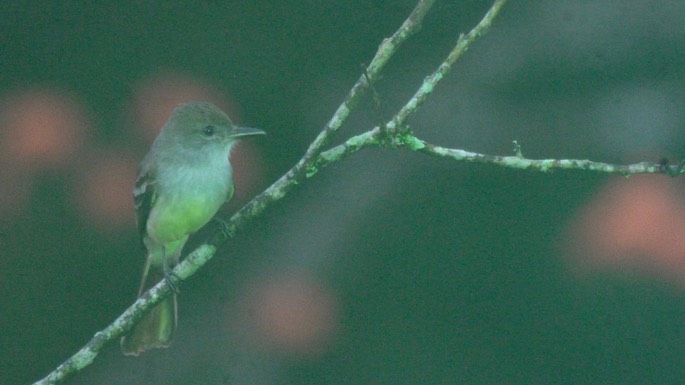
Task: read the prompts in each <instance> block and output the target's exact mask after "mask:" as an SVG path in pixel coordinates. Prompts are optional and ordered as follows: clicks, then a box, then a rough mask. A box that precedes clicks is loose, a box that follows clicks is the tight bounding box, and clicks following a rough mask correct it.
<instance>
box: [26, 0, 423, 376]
mask: <svg viewBox="0 0 685 385" xmlns="http://www.w3.org/2000/svg"><path fill="white" fill-rule="evenodd" d="M434 2H435V0H420V1H419V2H418V4H417V5H416V7H415V8H414V10H413V11H412V13H411V14H410V15H409V17H408V18H407V19H406V20H405V21H404V23H403V24H402V26H401V27H400V28H399V29H398V30H397V31H396V32H395V33H394V34H393V35H392V36H391V37H390V38H387V39H385V40H383V42H382V43H381V45H380V47H379V48H378V51H377V53H376V55H375V56H374V58H373V60H372V61H371V63H370V64H369V65H368V66H367V68H366V70H365V73H364V74H363V75H362V76H360V78H359V80H357V82H356V83H355V85H354V86H353V87H352V89H351V90H350V91H349V93H348V94H347V96H346V97H345V100H344V101H343V103H342V104H341V105H340V106H339V107H338V109H337V110H336V112H335V113H334V114H333V117H332V118H331V119H330V121H329V122H328V123H327V124H326V126H325V127H324V128H323V130H322V131H321V132H320V133H319V135H318V136H317V137H316V139H314V141H313V142H312V144H311V145H310V146H309V148H308V149H307V152H306V153H305V154H304V156H303V157H302V159H300V161H298V162H297V164H296V165H295V166H293V168H291V169H290V170H289V171H288V172H287V173H286V174H285V175H283V176H282V177H281V178H280V179H278V180H277V181H276V182H275V183H274V184H272V185H271V186H270V187H269V188H267V189H266V190H265V191H264V192H262V193H261V194H260V195H258V196H257V197H255V198H254V199H253V200H252V201H250V202H249V203H248V204H247V205H246V206H245V207H243V208H242V209H240V210H239V211H238V212H236V213H235V214H234V215H233V216H232V217H231V219H230V220H229V221H228V222H226V223H225V224H224V229H223V231H219V232H217V233H216V234H214V235H213V236H212V237H211V239H210V241H209V242H207V243H205V244H203V245H201V246H199V247H198V248H196V249H195V250H194V251H193V252H192V253H190V254H189V255H188V256H187V257H186V258H185V259H184V260H183V261H182V262H181V263H180V264H179V265H178V266H176V268H175V269H174V274H175V275H176V276H178V277H179V278H180V279H181V280H185V279H187V278H189V277H190V276H192V275H193V274H195V272H196V271H197V270H198V269H199V268H200V267H202V266H203V265H204V264H205V263H207V261H209V260H210V259H211V258H212V257H213V256H214V255H215V253H216V250H217V248H218V247H219V246H221V245H222V244H224V243H225V242H226V241H227V240H228V239H229V238H231V237H232V236H233V235H235V233H236V232H237V231H238V230H239V229H241V228H243V227H244V226H245V225H246V224H247V223H248V222H249V221H250V220H252V219H254V218H255V217H256V216H258V215H259V214H261V213H262V212H263V211H264V210H265V209H266V208H267V207H268V206H270V205H271V204H273V203H274V202H276V201H278V200H280V199H281V198H283V197H284V196H285V195H286V194H287V193H288V192H289V191H290V190H291V189H292V188H293V187H294V186H296V185H297V184H298V183H300V182H301V181H302V180H304V179H305V178H306V177H307V174H308V173H307V170H309V169H310V168H311V166H312V165H313V164H314V162H315V161H316V159H317V158H318V157H319V155H320V154H321V152H322V151H323V149H324V147H325V146H326V145H328V144H329V143H330V140H331V138H332V137H333V135H334V134H335V133H336V132H337V131H338V130H339V129H340V127H341V126H342V125H343V124H344V123H345V121H346V120H347V118H348V116H349V114H350V112H351V111H352V110H353V109H354V107H355V106H356V105H357V104H358V103H359V100H360V99H361V97H362V96H363V94H364V91H365V90H366V89H367V88H368V86H369V85H370V84H373V82H375V81H376V80H377V79H378V76H379V75H380V73H381V71H382V70H383V68H384V67H385V65H386V64H387V62H388V61H389V60H390V59H391V58H392V56H393V55H394V54H395V52H397V50H398V49H399V47H400V46H401V45H402V44H403V43H404V42H405V41H406V40H407V39H408V38H409V37H411V36H412V35H414V34H416V32H418V30H419V29H420V27H421V23H422V21H423V19H424V17H425V15H426V14H427V13H428V11H429V10H430V8H431V7H432V6H433V3H434ZM170 293H171V288H170V287H169V284H168V282H166V281H161V282H159V283H158V284H157V285H155V286H154V287H153V288H151V289H150V290H148V291H147V292H146V293H144V294H143V295H142V296H141V297H140V298H138V300H136V301H135V302H134V303H133V305H131V306H130V307H129V308H128V309H126V311H124V313H122V314H121V315H120V316H119V317H118V318H117V319H116V320H115V321H114V322H113V323H112V324H110V325H109V326H107V327H106V328H105V329H103V330H102V331H100V332H98V333H96V334H95V336H93V338H92V339H91V340H90V341H89V342H88V343H87V344H86V345H85V346H84V347H83V348H81V349H80V350H79V351H78V352H76V353H75V354H74V355H73V356H71V357H70V358H69V359H67V360H66V361H65V362H63V363H62V364H61V365H59V366H58V367H57V368H56V369H55V370H53V371H52V372H51V373H50V374H48V375H47V376H46V377H45V378H43V379H42V380H40V381H38V382H36V383H35V384H40V385H45V384H57V383H60V382H62V381H63V380H64V379H66V378H67V377H68V376H69V375H72V374H74V373H76V372H78V371H79V370H81V369H83V368H85V367H86V366H88V365H90V364H91V363H92V362H93V360H94V359H95V357H96V356H97V355H98V353H99V352H100V350H101V349H102V348H103V346H104V345H105V344H106V343H108V342H109V341H112V340H117V339H118V338H119V337H121V336H122V335H124V334H125V333H126V332H127V331H128V330H130V329H131V327H132V326H133V325H134V324H135V323H136V322H137V321H138V320H140V318H142V317H143V315H144V314H145V312H146V311H147V310H148V309H150V308H151V307H153V306H154V305H155V304H157V303H159V302H160V301H161V300H162V299H163V298H165V297H166V296H168V295H170Z"/></svg>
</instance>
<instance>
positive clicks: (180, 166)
mask: <svg viewBox="0 0 685 385" xmlns="http://www.w3.org/2000/svg"><path fill="white" fill-rule="evenodd" d="M263 134H265V133H264V131H262V130H258V129H256V128H248V127H239V126H236V125H234V124H233V123H232V122H231V120H230V119H229V118H228V116H227V115H226V114H225V113H223V112H222V111H221V110H220V109H219V108H218V107H216V106H215V105H213V104H211V103H207V102H190V103H185V104H181V105H179V106H178V107H176V109H175V110H174V112H173V113H172V115H171V117H170V118H169V120H168V121H167V122H166V124H164V127H162V130H161V132H160V133H159V135H158V136H157V138H156V139H155V141H154V142H153V143H152V147H151V148H150V151H149V152H148V154H147V155H146V156H145V158H144V159H143V161H142V162H141V163H140V166H139V170H138V178H137V180H136V186H135V189H134V190H133V201H134V205H135V209H136V214H137V218H138V232H139V233H140V236H141V238H142V241H143V245H144V246H145V248H146V249H147V260H146V262H145V266H144V267H143V279H142V282H141V285H140V291H139V293H138V295H139V296H140V295H141V294H142V293H143V292H144V291H145V290H147V289H149V288H150V287H152V286H154V285H155V284H156V283H158V282H159V280H161V279H163V278H167V279H169V277H170V274H171V271H172V269H173V267H174V266H175V265H176V264H177V263H178V261H179V257H180V254H181V250H182V249H183V245H184V244H185V243H186V241H187V240H188V237H189V236H190V234H192V233H194V232H196V231H197V230H199V229H200V228H201V227H203V226H204V225H205V224H207V222H209V221H210V220H211V219H212V217H213V216H214V215H215V214H216V212H217V211H218V210H219V208H220V207H221V206H222V205H223V204H224V203H225V202H227V201H229V200H230V199H231V197H232V196H233V192H234V187H233V176H232V169H231V164H230V163H229V154H230V152H231V148H232V147H233V145H234V144H235V143H236V141H237V140H238V139H240V138H243V137H246V136H252V135H263ZM176 313H177V308H176V295H175V294H173V295H171V296H170V297H168V298H166V299H164V300H163V301H162V302H160V303H159V304H157V305H156V306H155V307H154V308H153V309H151V310H150V312H149V313H147V314H146V315H145V316H144V317H143V318H142V319H141V320H140V322H138V324H136V325H135V326H134V327H133V329H132V330H131V331H130V332H129V333H128V335H126V336H125V337H123V338H122V339H121V349H122V351H123V353H124V354H126V355H138V354H140V353H141V352H143V351H145V350H147V349H150V348H162V347H167V346H169V344H170V343H171V340H172V338H173V335H174V330H175V329H176Z"/></svg>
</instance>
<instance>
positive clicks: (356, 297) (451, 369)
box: [0, 0, 685, 384]
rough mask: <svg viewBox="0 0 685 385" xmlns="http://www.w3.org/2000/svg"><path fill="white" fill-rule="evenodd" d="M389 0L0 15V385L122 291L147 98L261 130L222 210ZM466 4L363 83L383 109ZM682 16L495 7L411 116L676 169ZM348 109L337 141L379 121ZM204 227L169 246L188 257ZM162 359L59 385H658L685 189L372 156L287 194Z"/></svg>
mask: <svg viewBox="0 0 685 385" xmlns="http://www.w3.org/2000/svg"><path fill="white" fill-rule="evenodd" d="M414 5H415V3H414V1H405V0H402V1H397V0H393V1H375V2H366V1H337V2H312V1H282V2H252V3H250V2H223V1H209V0H208V1H195V2H179V3H174V2H160V1H151V2H118V3H116V5H115V3H80V4H78V3H73V2H69V3H68V2H53V1H45V0H36V1H33V2H29V3H27V2H3V3H2V5H0V14H2V15H3V16H2V17H1V18H0V44H1V46H0V68H1V70H0V383H2V384H22V383H31V382H33V381H35V380H38V379H40V378H42V377H43V376H45V375H46V374H47V373H48V372H49V371H50V370H52V369H53V368H54V367H55V366H57V365H58V364H60V363H61V362H63V361H64V360H65V359H66V358H67V357H69V356H70V355H71V354H73V353H74V352H75V351H76V350H77V349H79V348H80V347H81V346H82V345H83V344H84V343H86V342H87V341H88V340H89V339H90V338H91V337H92V336H93V334H94V333H96V332H97V331H98V330H101V329H102V328H104V327H105V326H106V325H108V324H109V323H110V322H111V321H112V320H113V319H114V318H115V317H117V316H118V315H119V314H120V313H121V312H122V311H123V310H124V309H125V308H126V307H127V306H128V305H129V304H130V303H131V302H132V301H133V300H134V298H135V295H136V292H137V289H138V284H139V279H140V271H141V268H142V264H143V261H144V252H143V250H142V248H141V246H140V243H139V239H138V235H137V233H136V229H135V223H134V212H133V207H132V202H131V190H132V187H133V183H134V179H135V175H136V166H137V163H138V162H139V160H140V159H142V157H143V155H144V154H145V153H146V152H147V149H148V147H149V145H150V143H151V141H152V140H153V138H154V137H155V135H156V134H157V132H158V131H159V129H160V127H161V125H162V124H163V122H164V121H165V120H166V119H167V118H168V116H169V113H170V111H171V110H172V109H173V107H174V106H175V105H176V104H178V103H180V102H183V101H187V100H211V101H213V102H215V103H217V104H218V105H220V106H221V107H222V108H224V109H225V110H226V111H227V112H228V113H229V115H230V116H231V117H233V119H234V120H235V121H237V122H239V123H240V124H243V125H249V126H253V127H260V128H263V129H264V130H266V131H267V132H268V136H266V137H264V138H259V139H254V140H250V141H245V142H244V143H242V144H241V145H240V146H239V148H237V149H236V150H235V151H234V152H233V155H232V160H233V164H234V169H235V170H236V174H237V175H236V185H237V191H238V192H237V195H236V197H235V198H234V200H233V201H232V202H231V204H230V205H229V206H228V207H226V208H225V210H223V211H222V212H221V215H222V216H229V215H230V214H231V213H232V212H234V211H235V210H236V209H238V208H239V207H240V206H241V205H242V204H244V203H245V202H247V201H248V200H249V199H250V198H251V197H252V196H254V195H256V194H257V193H259V192H260V191H261V190H262V189H264V188H265V187H266V186H268V185H269V184H270V183H271V182H272V181H274V180H275V179H276V178H278V177H279V176H280V175H281V174H282V173H284V172H285V171H286V170H287V169H288V168H290V167H291V166H292V165H293V164H294V163H295V162H296V161H297V160H298V159H299V157H300V156H301V155H302V153H303V152H304V150H305V149H306V147H307V145H308V143H309V142H310V141H311V140H312V139H313V138H314V137H315V136H316V134H317V133H318V132H319V130H320V129H321V128H322V127H323V125H324V124H325V123H326V121H327V120H328V118H329V117H330V116H331V115H332V113H333V112H334V111H335V109H336V107H337V106H338V104H339V103H340V102H341V101H342V100H343V99H344V96H345V94H346V92H347V91H348V90H349V88H350V87H351V86H352V85H353V84H354V82H355V81H356V80H357V79H358V77H359V76H360V74H361V70H360V68H361V67H360V66H361V65H362V64H365V63H368V62H369V61H370V60H371V58H372V57H373V55H374V53H375V52H376V49H377V47H378V45H379V43H380V42H381V41H382V39H383V38H384V37H388V36H390V35H391V34H392V33H393V32H394V31H395V30H396V28H397V27H398V26H399V25H400V24H401V23H402V22H403V20H404V19H405V18H406V16H407V15H408V14H409V13H410V11H411V10H412V9H413V7H414ZM489 6H490V2H489V1H475V0H472V1H442V0H438V1H437V4H436V5H435V6H434V8H433V9H432V11H431V12H430V13H429V14H428V16H427V17H426V19H425V22H424V27H423V29H422V31H421V32H420V34H418V35H417V36H415V37H414V38H412V39H411V40H410V41H409V42H408V43H407V44H406V45H405V46H404V47H403V48H402V50H401V51H400V52H399V53H398V54H397V55H396V57H395V58H394V59H393V60H392V61H391V63H390V64H389V65H388V67H387V70H386V72H385V74H384V77H383V78H382V79H381V80H380V82H379V83H378V85H377V91H378V93H379V95H380V99H381V101H382V111H383V114H384V115H385V118H386V119H389V118H390V117H391V115H392V113H394V112H395V111H396V110H397V109H398V108H399V107H400V106H401V105H402V104H403V103H404V102H405V101H406V100H407V99H408V98H409V97H410V96H411V94H412V93H413V92H414V90H415V89H416V88H417V87H418V86H419V84H420V82H421V80H422V79H423V78H424V77H425V76H426V75H427V74H429V73H430V72H431V71H433V70H434V68H436V67H437V65H438V64H439V63H440V62H441V60H442V58H443V57H444V56H445V55H446V54H447V52H448V51H449V50H450V49H451V47H452V46H453V44H454V43H455V41H456V38H457V36H458V34H459V33H461V32H466V31H468V30H469V29H471V28H472V27H473V26H474V25H475V24H476V23H477V22H478V21H479V20H480V19H481V17H482V16H483V15H484V13H485V12H486V10H487V9H488V7H489ZM683 20H685V3H684V2H682V1H676V0H671V1H665V0H664V1H647V0H628V1H616V0H596V1H589V2H563V1H553V0H539V1H528V2H517V1H511V2H510V3H509V4H507V5H506V6H505V7H504V9H503V10H502V13H501V15H500V17H498V18H497V19H496V20H495V22H494V24H493V27H492V30H491V31H490V33H489V34H488V35H486V36H485V37H484V38H482V39H481V40H479V41H477V42H476V44H475V45H474V46H473V47H472V48H471V49H470V50H469V51H468V52H467V53H466V54H465V55H464V57H463V58H462V60H461V61H459V62H458V63H457V65H456V66H455V68H454V71H453V72H452V73H451V74H450V75H449V76H448V78H446V79H445V80H444V81H443V82H442V84H441V85H440V86H439V88H438V89H437V91H436V92H435V94H434V95H433V96H432V97H431V98H430V99H429V101H428V102H427V103H426V104H425V105H424V106H423V108H422V109H421V110H420V111H419V112H418V114H417V115H416V116H415V117H414V118H413V119H412V120H411V122H410V124H411V126H412V128H413V129H414V130H415V132H416V134H417V135H418V136H419V137H421V138H423V139H426V140H428V141H430V142H433V143H436V144H441V145H443V146H447V147H454V148H462V149H466V150H471V151H478V152H483V153H488V154H499V155H509V154H512V153H513V145H512V141H513V140H517V141H518V142H519V143H520V144H521V146H522V150H523V153H524V155H525V156H527V157H529V158H576V159H586V158H589V159H593V160H598V161H605V162H617V163H626V162H637V161H642V160H649V161H659V160H661V159H666V160H669V161H671V162H673V163H677V162H679V160H680V159H682V158H683V157H684V154H685V135H683V133H684V132H685V131H684V129H685V109H684V108H683V106H685V23H683ZM377 116H378V113H377V111H375V110H374V108H373V102H372V101H371V99H370V98H369V97H366V98H365V99H364V101H362V103H360V105H359V107H358V108H357V109H356V110H355V111H354V113H353V115H352V117H351V118H350V120H349V122H348V123H347V124H346V125H345V127H344V128H343V129H342V131H341V133H340V135H339V137H338V138H337V139H338V140H339V141H342V140H344V139H346V138H348V137H349V136H351V135H353V134H357V133H360V132H363V131H364V130H367V129H369V128H371V127H373V126H374V125H376V124H377V123H378V118H377ZM213 226H214V225H212V224H210V225H208V228H207V229H205V230H203V231H201V232H200V233H199V234H198V235H197V237H195V238H194V239H193V241H192V242H191V243H190V244H189V246H192V244H193V243H195V244H197V242H200V241H202V240H203V239H204V237H206V236H207V235H208V232H210V231H211V230H212V229H213ZM180 289H181V295H180V297H179V306H180V313H179V329H178V333H177V337H176V340H175V342H174V344H173V345H172V346H171V347H170V348H169V349H166V350H158V351H153V352H149V353H147V354H145V355H143V356H141V357H138V358H131V357H124V356H123V355H121V353H120V351H119V346H118V344H111V345H109V346H107V347H106V348H105V350H104V351H103V352H102V353H101V354H100V355H99V356H98V357H97V359H96V361H95V362H94V364H93V365H92V366H90V367H88V368H87V369H86V370H84V371H83V372H81V373H80V374H78V375H77V376H75V377H73V378H72V379H70V380H69V381H68V383H70V384H335V383H340V384H343V383H344V384H369V383H373V384H398V383H402V384H403V383H406V384H415V383H420V384H445V383H459V384H570V383H573V384H602V383H621V384H645V383H653V384H656V383H658V384H676V383H682V378H683V375H685V296H684V294H685V181H684V180H683V178H675V179H672V178H668V177H665V176H638V177H632V178H630V179H625V178H620V177H616V176H606V175H599V174H593V173H589V172H579V171H557V172H551V173H545V174H543V173H538V172H526V171H516V170H508V169H503V168H498V167H495V166H490V165H477V164H467V163H457V162H450V161H446V160H438V159H433V158H429V157H426V156H424V155H420V154H415V153H411V152H409V151H395V150H384V149H374V150H365V151H363V152H361V153H358V154H355V155H354V156H352V157H350V158H348V159H346V160H344V161H342V162H339V163H335V164H333V165H331V166H329V167H328V168H326V169H325V170H324V171H323V172H321V173H320V174H318V175H317V176H316V178H314V179H311V180H308V181H307V183H304V184H302V185H300V186H299V187H298V188H297V189H295V190H294V191H293V192H292V193H291V194H290V195H289V196H287V197H286V198H285V199H284V200H282V201H281V202H279V203H278V204H277V205H275V206H274V207H272V208H270V209H269V210H268V211H267V212H266V213H265V215H264V216H262V217H260V218H259V220H258V221H256V222H254V223H253V224H251V225H250V226H249V227H248V228H247V229H245V230H244V231H243V232H241V233H240V234H239V235H238V236H237V237H236V238H235V239H234V240H232V241H231V242H230V243H229V244H227V245H226V246H225V247H224V248H222V249H221V250H220V251H219V253H218V255H217V256H216V258H214V259H213V260H212V261H211V262H210V263H209V266H207V267H206V268H205V269H203V270H202V271H201V272H200V273H199V274H197V275H196V276H194V277H193V278H192V279H191V280H190V281H188V282H186V283H184V284H183V285H182V286H181V288H180Z"/></svg>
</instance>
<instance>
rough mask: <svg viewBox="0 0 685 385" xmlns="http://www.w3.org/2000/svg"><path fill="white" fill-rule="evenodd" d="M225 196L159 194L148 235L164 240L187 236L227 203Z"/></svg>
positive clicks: (149, 220)
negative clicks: (176, 197)
mask: <svg viewBox="0 0 685 385" xmlns="http://www.w3.org/2000/svg"><path fill="white" fill-rule="evenodd" d="M224 199H225V197H222V196H206V195H203V194H201V195H199V196H191V197H184V198H183V199H174V198H172V199H165V198H164V197H160V198H158V200H157V202H155V205H154V208H153V209H152V211H151V212H150V217H149V218H148V221H147V233H148V236H149V237H150V238H152V239H154V240H155V241H156V242H158V243H160V244H167V243H170V242H174V241H177V240H181V239H183V238H186V237H187V236H188V235H190V234H192V233H194V232H196V231H197V230H199V229H200V228H201V227H202V226H204V225H205V224H207V222H209V221H210V220H211V219H212V217H213V216H214V215H215V214H216V212H217V211H218V210H219V208H220V207H221V205H222V204H223V203H224Z"/></svg>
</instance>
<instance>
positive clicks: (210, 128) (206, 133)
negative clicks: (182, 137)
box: [202, 126, 215, 137]
mask: <svg viewBox="0 0 685 385" xmlns="http://www.w3.org/2000/svg"><path fill="white" fill-rule="evenodd" d="M214 131H215V129H214V126H206V127H204V128H203V129H202V135H204V136H206V137H210V136H213V135H214Z"/></svg>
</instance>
